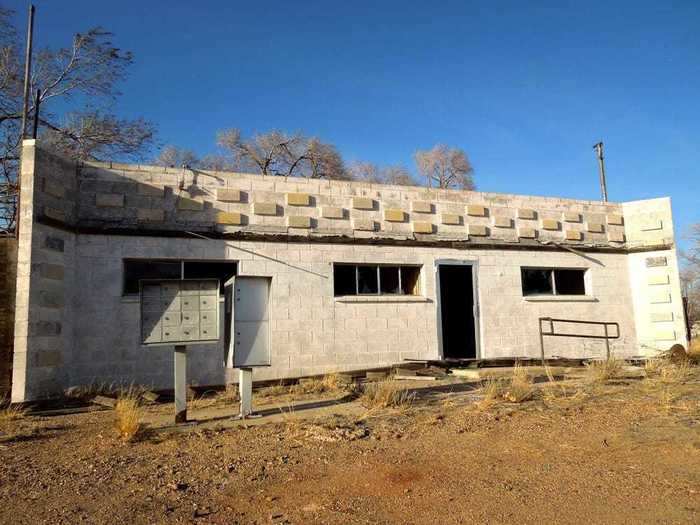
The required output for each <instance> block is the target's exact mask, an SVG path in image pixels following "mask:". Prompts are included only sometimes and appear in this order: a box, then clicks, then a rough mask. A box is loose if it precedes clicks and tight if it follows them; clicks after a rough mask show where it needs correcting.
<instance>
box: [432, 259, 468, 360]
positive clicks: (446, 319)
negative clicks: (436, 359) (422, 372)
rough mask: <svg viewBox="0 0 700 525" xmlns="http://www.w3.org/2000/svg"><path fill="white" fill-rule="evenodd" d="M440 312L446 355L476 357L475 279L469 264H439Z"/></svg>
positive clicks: (444, 357) (451, 357)
mask: <svg viewBox="0 0 700 525" xmlns="http://www.w3.org/2000/svg"><path fill="white" fill-rule="evenodd" d="M438 276H439V279H440V312H441V315H440V317H441V323H442V357H443V359H469V358H475V357H476V328H475V325H474V284H473V283H474V281H473V280H472V267H471V266H469V265H466V264H455V265H440V266H439V272H438Z"/></svg>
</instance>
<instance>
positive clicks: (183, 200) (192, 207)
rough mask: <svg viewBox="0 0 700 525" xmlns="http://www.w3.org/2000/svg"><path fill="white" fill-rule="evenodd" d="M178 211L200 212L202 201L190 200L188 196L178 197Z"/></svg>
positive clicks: (202, 205) (202, 207)
mask: <svg viewBox="0 0 700 525" xmlns="http://www.w3.org/2000/svg"><path fill="white" fill-rule="evenodd" d="M177 209H178V210H189V211H200V210H203V209H204V201H202V200H201V199H198V198H194V199H193V198H191V197H189V195H180V196H179V197H178V199H177Z"/></svg>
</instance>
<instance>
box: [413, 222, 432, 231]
mask: <svg viewBox="0 0 700 525" xmlns="http://www.w3.org/2000/svg"><path fill="white" fill-rule="evenodd" d="M413 231H414V232H415V233H433V231H434V227H433V223H432V222H423V221H414V222H413Z"/></svg>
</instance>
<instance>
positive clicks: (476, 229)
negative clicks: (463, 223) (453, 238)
mask: <svg viewBox="0 0 700 525" xmlns="http://www.w3.org/2000/svg"><path fill="white" fill-rule="evenodd" d="M468 231H469V236H470V237H486V236H487V235H488V234H489V229H488V228H487V227H486V226H484V225H482V224H470V225H469V228H468Z"/></svg>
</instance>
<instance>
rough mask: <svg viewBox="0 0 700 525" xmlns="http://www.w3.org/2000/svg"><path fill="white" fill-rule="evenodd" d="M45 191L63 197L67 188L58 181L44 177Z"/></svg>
mask: <svg viewBox="0 0 700 525" xmlns="http://www.w3.org/2000/svg"><path fill="white" fill-rule="evenodd" d="M44 192H45V193H48V194H49V195H52V196H54V197H58V198H59V199H62V198H63V197H64V196H65V195H66V189H65V188H64V187H63V184H61V183H60V182H58V181H55V180H51V179H44Z"/></svg>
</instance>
